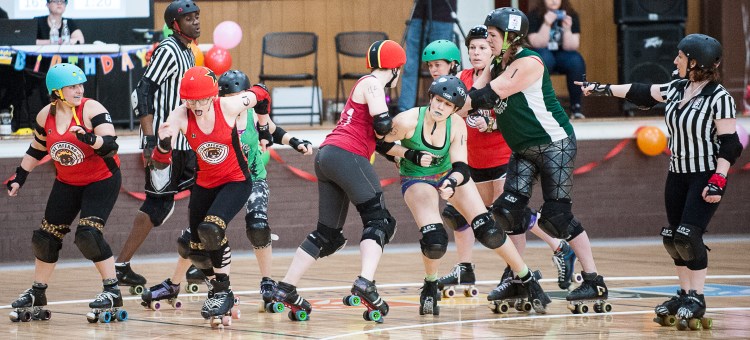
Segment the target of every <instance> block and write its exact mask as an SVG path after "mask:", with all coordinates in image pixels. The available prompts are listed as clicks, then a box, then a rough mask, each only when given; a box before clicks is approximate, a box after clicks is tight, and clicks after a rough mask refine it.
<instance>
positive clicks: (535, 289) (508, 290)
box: [487, 270, 551, 314]
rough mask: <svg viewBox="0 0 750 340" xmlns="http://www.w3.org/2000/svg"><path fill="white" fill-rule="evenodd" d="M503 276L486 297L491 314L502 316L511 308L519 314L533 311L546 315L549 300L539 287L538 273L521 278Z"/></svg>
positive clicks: (540, 277) (539, 273)
mask: <svg viewBox="0 0 750 340" xmlns="http://www.w3.org/2000/svg"><path fill="white" fill-rule="evenodd" d="M503 276H504V279H503V281H501V283H500V284H499V285H498V286H497V287H496V288H495V289H493V290H492V291H491V292H490V293H489V294H488V295H487V300H489V301H490V305H489V307H490V310H492V312H493V313H496V314H504V313H507V312H508V310H510V308H511V307H515V309H516V310H517V311H519V312H530V311H531V310H532V309H534V311H535V312H537V313H539V314H544V313H546V311H547V305H548V304H549V303H550V302H551V300H550V298H549V296H547V294H546V293H545V292H544V290H542V287H541V286H540V285H539V280H541V279H542V273H541V272H540V271H538V270H536V271H533V272H532V271H529V273H528V274H526V276H525V277H523V278H519V277H518V276H506V275H505V274H504V275H503Z"/></svg>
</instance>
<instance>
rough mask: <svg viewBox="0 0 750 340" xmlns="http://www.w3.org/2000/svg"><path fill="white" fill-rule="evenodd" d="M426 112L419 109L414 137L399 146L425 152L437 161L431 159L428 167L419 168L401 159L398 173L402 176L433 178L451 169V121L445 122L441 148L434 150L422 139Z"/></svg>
mask: <svg viewBox="0 0 750 340" xmlns="http://www.w3.org/2000/svg"><path fill="white" fill-rule="evenodd" d="M426 112H427V107H426V106H423V107H420V108H419V118H418V120H417V128H416V129H415V130H414V135H413V136H411V138H408V139H402V140H401V145H402V146H404V147H406V148H409V149H412V150H415V151H427V152H429V153H432V154H433V155H435V156H436V157H437V161H436V160H435V159H433V161H432V164H431V165H430V166H428V167H421V166H419V165H417V164H414V163H412V162H411V161H410V160H408V159H401V164H400V167H399V171H400V173H401V175H402V176H410V177H424V176H433V175H437V174H439V173H443V172H446V171H448V170H450V169H451V166H452V165H451V159H450V155H449V154H448V151H449V150H450V148H451V142H450V138H451V119H450V118H448V120H446V121H445V143H443V147H441V148H439V149H435V148H433V147H431V146H428V145H427V144H426V143H425V141H424V139H423V137H422V128H423V126H424V115H425V113H426Z"/></svg>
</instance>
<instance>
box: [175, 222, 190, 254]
mask: <svg viewBox="0 0 750 340" xmlns="http://www.w3.org/2000/svg"><path fill="white" fill-rule="evenodd" d="M177 253H178V254H180V257H182V258H183V259H188V258H189V257H190V229H185V230H183V231H182V234H180V237H178V238H177Z"/></svg>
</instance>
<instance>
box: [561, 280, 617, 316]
mask: <svg viewBox="0 0 750 340" xmlns="http://www.w3.org/2000/svg"><path fill="white" fill-rule="evenodd" d="M581 275H582V276H583V283H581V285H580V286H578V288H576V289H574V290H573V291H572V292H570V294H568V296H566V297H565V300H568V301H569V302H570V304H569V305H568V309H570V311H571V312H573V314H585V313H588V312H589V305H588V304H587V302H593V303H594V311H595V312H597V313H609V312H611V311H612V305H610V304H609V303H607V297H608V296H609V290H608V289H607V285H605V284H604V278H603V277H602V276H601V275H597V274H596V273H595V272H594V273H586V272H581Z"/></svg>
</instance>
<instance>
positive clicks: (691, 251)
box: [674, 224, 708, 269]
mask: <svg viewBox="0 0 750 340" xmlns="http://www.w3.org/2000/svg"><path fill="white" fill-rule="evenodd" d="M674 246H675V248H676V249H677V253H678V254H680V257H681V258H682V259H683V260H685V261H703V260H704V259H705V258H707V256H708V254H707V253H706V245H705V244H703V230H701V229H700V228H698V227H696V226H692V225H689V224H680V225H679V226H677V229H676V230H675V233H674ZM701 269H703V268H701Z"/></svg>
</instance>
